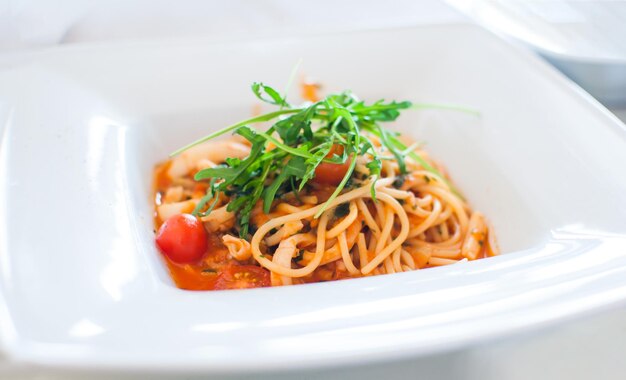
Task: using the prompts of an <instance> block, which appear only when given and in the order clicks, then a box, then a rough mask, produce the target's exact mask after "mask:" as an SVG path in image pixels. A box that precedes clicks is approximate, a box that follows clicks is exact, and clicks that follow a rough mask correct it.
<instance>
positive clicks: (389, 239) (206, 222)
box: [155, 103, 499, 290]
mask: <svg viewBox="0 0 626 380" xmlns="http://www.w3.org/2000/svg"><path fill="white" fill-rule="evenodd" d="M396 104H397V103H396ZM289 109H291V108H287V109H286V110H289ZM342 109H343V108H342ZM346 109H347V108H346ZM329 113H330V112H329V109H328V108H325V109H324V112H321V114H322V115H329ZM287 114H289V113H287ZM341 117H342V118H343V120H342V121H345V119H346V118H347V117H348V114H347V113H342V116H341ZM283 120H285V119H283ZM334 120H336V119H332V118H326V119H325V120H322V123H323V124H324V125H329V124H332V123H337V122H336V121H334ZM355 120H356V122H355V125H357V124H356V123H358V122H361V119H359V118H358V117H355ZM272 128H273V130H270V131H269V132H270V133H275V135H274V136H275V137H272V138H264V139H263V140H262V141H261V139H258V138H257V137H258V134H256V133H254V134H249V135H246V134H243V138H242V136H241V135H239V136H234V137H232V138H228V139H223V140H218V141H208V142H201V143H200V144H197V145H195V146H193V147H191V148H189V149H187V150H185V151H183V152H182V153H181V154H179V155H177V156H175V157H174V158H172V159H170V160H168V161H167V162H165V163H163V164H161V165H159V166H157V168H156V171H155V186H156V218H155V219H156V224H157V227H159V234H158V236H157V244H158V245H159V247H160V248H161V250H162V251H163V253H164V256H165V257H166V259H167V262H168V265H169V268H170V271H171V273H172V275H173V277H174V280H175V282H176V283H177V285H178V286H179V287H181V288H185V289H194V290H200V289H207V290H213V289H232V288H248V287H260V286H270V285H271V286H283V285H293V284H302V283H310V282H320V281H330V280H339V279H346V278H357V277H364V276H373V275H381V274H392V273H399V272H406V271H414V270H421V269H425V268H429V267H436V266H442V265H450V264H454V263H457V262H459V261H462V260H477V259H481V258H484V257H489V256H494V255H497V254H498V252H499V249H498V246H497V243H496V239H495V234H494V231H493V227H491V225H490V224H489V223H488V222H487V221H486V219H485V217H484V216H483V215H482V214H481V213H480V212H478V211H474V210H472V209H471V207H470V206H469V205H468V203H467V202H466V201H465V200H464V199H463V198H462V197H461V196H460V195H459V193H458V191H457V190H456V189H455V188H454V187H453V185H452V184H451V182H450V180H449V178H448V177H447V175H445V171H444V170H443V168H442V167H441V166H440V165H439V164H437V163H436V162H435V161H433V160H432V159H430V158H429V157H428V155H427V153H426V152H425V151H423V150H422V149H421V148H419V147H417V146H415V145H414V146H411V147H409V148H405V149H404V150H402V156H401V157H398V155H396V154H395V153H394V152H391V151H390V149H389V147H390V143H389V141H390V140H389V139H388V137H389V136H387V135H385V134H384V133H382V134H381V133H375V132H372V130H369V129H368V128H362V129H361V130H357V133H359V134H360V135H359V136H358V138H359V140H357V141H367V143H366V145H363V146H364V147H365V148H363V147H357V149H353V148H351V145H350V144H348V143H349V142H348V141H344V142H346V145H342V144H341V141H342V140H341V135H340V136H334V137H333V138H330V140H329V141H330V142H329V146H327V149H326V150H320V152H321V153H320V154H318V155H317V156H315V157H317V159H318V162H317V165H316V166H313V165H312V166H311V167H310V168H309V169H310V170H309V171H314V172H313V173H312V175H311V178H310V179H308V180H307V178H306V174H303V173H304V170H300V169H298V167H297V166H289V165H291V163H292V162H293V161H294V160H297V158H296V159H294V157H299V156H298V155H297V153H298V151H295V149H298V148H300V147H301V146H306V148H307V152H309V153H310V152H315V151H316V149H315V147H316V146H315V145H313V144H309V145H306V144H308V143H303V142H302V141H301V140H298V139H295V140H293V141H292V142H290V143H289V141H288V138H285V137H284V136H276V135H277V134H278V135H279V134H280V133H278V132H277V129H278V128H274V127H272ZM329 128H330V127H329ZM234 130H236V129H234ZM270 133H266V134H265V136H266V137H270V136H271V135H270ZM300 133H301V134H304V133H309V132H308V131H306V130H305V131H301V132H300ZM259 134H260V132H259ZM327 135H330V136H332V133H330V134H327ZM327 135H326V134H324V135H320V136H327ZM318 137H319V136H318ZM315 138H316V136H315V135H313V138H311V141H318V145H317V146H320V144H325V143H326V142H328V141H323V142H321V143H320V142H319V141H320V139H319V138H318V139H317V140H315ZM393 141H397V142H398V144H395V143H394V146H395V147H396V148H397V147H399V146H404V145H400V144H401V143H399V141H400V137H398V139H397V140H393ZM288 143H289V144H288ZM352 143H353V144H352V145H354V141H353V142H352ZM303 144H304V145H303ZM260 145H262V146H263V147H264V150H262V152H263V153H262V154H261V155H259V153H258V151H259V146H260ZM281 145H284V146H281ZM404 147H406V146H404ZM303 151H304V150H303ZM322 153H323V154H322ZM279 154H283V156H282V157H281V158H280V159H279V160H278V161H279V162H278V164H277V165H275V166H272V164H269V163H267V162H266V161H264V160H271V159H276V157H277V156H278V155H279ZM289 154H291V156H290V155H289ZM298 154H299V153H298ZM255 155H256V156H255ZM302 155H304V153H302ZM251 158H254V160H250V159H251ZM247 160H250V161H249V162H247V165H248V166H247V167H245V168H244V169H241V166H243V165H246V161H247ZM307 160H308V159H307ZM257 161H261V163H259V162H257ZM303 161H304V159H303V160H301V161H298V162H303ZM374 161H378V162H379V163H380V165H379V170H376V168H375V165H373V164H372V162H374ZM304 162H305V163H306V162H309V161H304ZM255 165H257V166H255ZM263 165H266V166H263ZM302 168H305V169H306V166H305V164H303V166H302ZM228 170H232V171H233V172H237V171H236V170H239V171H238V172H237V173H240V174H239V175H241V173H245V170H250V173H251V175H250V176H249V178H248V177H246V178H244V179H241V177H237V178H239V179H237V178H235V179H233V177H232V176H233V175H232V174H231V172H229V171H228ZM298 170H299V171H298ZM203 172H204V173H208V174H210V176H208V175H207V176H205V177H203V175H202V174H199V173H203ZM284 173H295V174H293V178H295V182H294V179H293V178H292V179H291V180H285V178H284V177H286V174H284ZM219 175H222V177H219ZM194 176H195V179H196V180H194ZM198 178H200V179H199V180H198ZM281 180H283V183H281V184H279V185H278V186H276V182H280V181H281ZM227 181H232V183H230V184H228V186H224V184H225V183H227ZM237 181H239V182H237ZM254 181H257V182H259V181H260V184H259V185H258V186H257V187H256V188H255V187H253V186H252V185H250V184H255V182H254ZM220 184H221V185H220ZM220 186H222V187H220ZM246 186H247V187H246ZM272 191H275V193H273V194H272ZM255 192H258V194H257V195H258V196H256V198H254V197H251V194H252V195H255ZM242 199H243V201H242ZM268 199H269V204H268ZM244 201H248V202H249V204H248V205H247V206H246V204H244V205H240V206H241V207H240V208H239V209H237V208H236V207H234V206H233V204H235V206H237V203H240V204H243V203H244ZM246 207H247V208H246ZM233 208H234V209H235V210H233ZM192 212H193V213H194V214H195V216H194V217H193V219H192V218H191V217H188V218H187V219H186V220H184V221H182V222H181V221H177V223H178V224H175V221H171V222H170V220H171V219H175V218H177V217H178V218H180V215H185V214H189V213H192ZM194 221H195V222H194ZM171 226H174V227H176V228H174V227H171ZM180 226H187V227H184V228H183V227H180ZM188 226H192V227H193V228H191V227H188ZM185 228H187V229H185ZM171 230H174V231H175V232H176V233H177V234H178V235H176V236H174V232H171V233H170V234H169V235H167V233H168V231H171ZM164 234H165V235H167V236H165V237H166V238H170V239H169V240H168V239H163V236H164ZM170 235H171V236H170ZM172 236H173V237H174V238H179V239H178V240H176V239H174V238H173V237H172ZM172 241H174V243H171V242H172ZM190 241H191V242H192V243H193V244H192V243H189V242H190ZM163 242H165V243H167V244H165V243H163ZM176 242H178V243H176ZM196 242H199V243H197V244H196ZM168 244H169V245H168ZM194 244H196V245H198V248H197V249H196V251H197V253H196V254H195V256H194V255H187V256H184V255H183V256H181V255H180V252H176V249H175V248H177V247H178V248H180V249H183V251H181V252H185V253H189V252H191V251H192V250H190V246H191V247H195V246H194ZM172 247H174V248H172ZM181 247H182V248H181ZM194 249H195V248H194ZM172 252H173V253H172ZM181 257H182V259H181Z"/></svg>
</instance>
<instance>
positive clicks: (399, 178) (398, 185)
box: [392, 175, 406, 189]
mask: <svg viewBox="0 0 626 380" xmlns="http://www.w3.org/2000/svg"><path fill="white" fill-rule="evenodd" d="M405 180H406V178H405V176H403V175H399V176H397V177H396V179H394V180H393V184H392V185H393V187H395V188H396V189H399V188H401V187H402V185H404V181H405Z"/></svg>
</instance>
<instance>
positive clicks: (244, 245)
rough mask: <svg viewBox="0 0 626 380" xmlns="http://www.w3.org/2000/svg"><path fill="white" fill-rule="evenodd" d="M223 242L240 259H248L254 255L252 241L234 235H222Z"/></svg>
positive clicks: (236, 258)
mask: <svg viewBox="0 0 626 380" xmlns="http://www.w3.org/2000/svg"><path fill="white" fill-rule="evenodd" d="M222 242H223V243H224V245H225V246H226V248H228V253H230V255H231V256H232V257H233V258H235V260H238V261H245V260H248V259H249V258H250V257H251V256H252V249H251V248H250V243H249V242H248V241H246V240H244V239H240V238H238V237H234V236H232V235H224V236H222Z"/></svg>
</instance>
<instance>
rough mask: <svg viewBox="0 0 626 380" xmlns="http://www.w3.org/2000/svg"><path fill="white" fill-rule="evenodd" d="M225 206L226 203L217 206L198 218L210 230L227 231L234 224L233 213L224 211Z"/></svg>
mask: <svg viewBox="0 0 626 380" xmlns="http://www.w3.org/2000/svg"><path fill="white" fill-rule="evenodd" d="M226 207H228V205H226V206H223V207H220V208H217V209H215V210H213V211H211V213H210V214H209V215H207V216H203V217H202V218H200V219H202V221H203V222H204V226H205V227H206V228H207V229H208V230H209V231H210V232H223V231H228V230H230V229H231V228H233V226H234V225H235V214H234V213H232V212H230V211H226Z"/></svg>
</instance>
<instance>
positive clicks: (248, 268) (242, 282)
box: [214, 265, 270, 290]
mask: <svg viewBox="0 0 626 380" xmlns="http://www.w3.org/2000/svg"><path fill="white" fill-rule="evenodd" d="M265 286H270V272H269V271H267V270H266V269H263V268H260V267H257V266H255V265H229V266H227V267H224V269H222V271H221V273H220V275H219V277H218V278H217V281H216V282H215V288H214V289H215V290H223V289H248V288H261V287H265Z"/></svg>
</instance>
